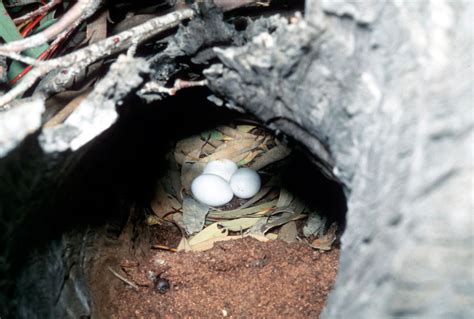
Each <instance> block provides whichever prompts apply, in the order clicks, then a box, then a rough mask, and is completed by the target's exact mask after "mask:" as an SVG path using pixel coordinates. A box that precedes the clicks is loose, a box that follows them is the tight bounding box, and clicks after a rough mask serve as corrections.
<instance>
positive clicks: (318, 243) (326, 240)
mask: <svg viewBox="0 0 474 319" xmlns="http://www.w3.org/2000/svg"><path fill="white" fill-rule="evenodd" d="M336 232H337V224H336V223H332V224H331V226H330V227H329V229H328V231H327V233H326V234H325V235H323V236H321V237H319V238H317V239H315V240H313V242H312V243H311V244H310V246H311V247H312V248H314V249H319V250H331V246H332V244H333V243H334V241H335V240H336Z"/></svg>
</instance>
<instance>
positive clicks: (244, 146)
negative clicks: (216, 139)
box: [201, 137, 261, 163]
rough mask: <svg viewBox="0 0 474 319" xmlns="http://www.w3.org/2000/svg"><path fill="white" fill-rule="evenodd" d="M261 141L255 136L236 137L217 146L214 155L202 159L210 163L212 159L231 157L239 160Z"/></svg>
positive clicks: (236, 160) (233, 159)
mask: <svg viewBox="0 0 474 319" xmlns="http://www.w3.org/2000/svg"><path fill="white" fill-rule="evenodd" d="M260 143H261V141H260V140H259V141H256V140H255V137H252V138H244V139H234V140H232V141H229V142H226V143H224V144H222V145H221V146H219V147H218V148H216V150H215V151H214V153H213V154H212V155H209V156H207V157H205V158H203V159H201V161H203V162H206V163H208V162H210V161H213V160H218V159H230V160H232V161H234V162H238V161H239V160H241V159H242V158H243V157H245V156H246V155H244V156H243V157H242V154H245V153H247V152H249V151H251V150H253V149H255V148H256V147H258V145H260Z"/></svg>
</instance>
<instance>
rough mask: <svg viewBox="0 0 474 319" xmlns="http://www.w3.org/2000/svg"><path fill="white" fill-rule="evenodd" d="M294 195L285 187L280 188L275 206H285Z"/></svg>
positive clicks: (288, 204)
mask: <svg viewBox="0 0 474 319" xmlns="http://www.w3.org/2000/svg"><path fill="white" fill-rule="evenodd" d="M293 199H294V196H293V194H292V193H290V192H289V191H288V190H287V189H286V188H282V189H281V190H280V197H279V198H278V202H277V205H276V206H277V207H287V206H290V204H291V202H292V201H293Z"/></svg>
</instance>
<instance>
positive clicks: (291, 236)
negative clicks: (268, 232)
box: [278, 221, 298, 243]
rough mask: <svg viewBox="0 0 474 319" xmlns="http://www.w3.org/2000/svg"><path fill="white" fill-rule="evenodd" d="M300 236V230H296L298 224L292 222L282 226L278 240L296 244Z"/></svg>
mask: <svg viewBox="0 0 474 319" xmlns="http://www.w3.org/2000/svg"><path fill="white" fill-rule="evenodd" d="M297 236H298V229H297V228H296V223H295V222H294V221H291V222H289V223H286V224H285V225H283V226H281V228H280V231H279V232H278V239H280V240H283V241H284V242H287V243H294V242H296V237H297Z"/></svg>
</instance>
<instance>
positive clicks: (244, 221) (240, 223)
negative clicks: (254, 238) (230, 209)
mask: <svg viewBox="0 0 474 319" xmlns="http://www.w3.org/2000/svg"><path fill="white" fill-rule="evenodd" d="M259 220H260V218H238V219H233V220H228V221H224V222H219V225H221V226H222V227H224V228H227V229H228V230H229V231H234V232H237V231H241V230H246V229H248V228H250V227H252V226H253V225H255V224H256V223H257V222H258V221H259Z"/></svg>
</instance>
